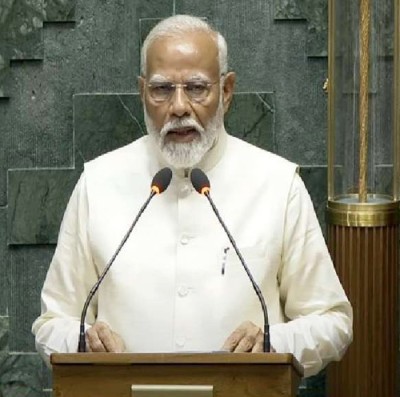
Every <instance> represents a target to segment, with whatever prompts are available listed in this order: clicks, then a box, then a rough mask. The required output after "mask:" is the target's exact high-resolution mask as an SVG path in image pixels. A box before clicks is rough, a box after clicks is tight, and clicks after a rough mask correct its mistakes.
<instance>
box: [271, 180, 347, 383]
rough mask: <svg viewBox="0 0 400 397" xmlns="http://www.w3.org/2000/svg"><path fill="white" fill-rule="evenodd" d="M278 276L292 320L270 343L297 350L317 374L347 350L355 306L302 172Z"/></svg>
mask: <svg viewBox="0 0 400 397" xmlns="http://www.w3.org/2000/svg"><path fill="white" fill-rule="evenodd" d="M278 282H279V284H280V297H281V302H282V306H283V309H284V313H285V316H286V317H287V319H288V322H286V323H282V324H275V325H272V326H271V344H272V346H273V347H274V348H275V350H276V351H277V352H279V353H285V352H291V353H293V354H294V356H295V357H296V358H297V360H298V361H299V362H300V363H301V364H302V365H303V366H304V370H305V376H311V375H314V374H316V373H318V372H319V371H320V370H321V369H322V368H324V366H325V365H326V364H327V363H328V362H329V361H332V360H334V361H335V360H339V359H340V358H341V357H342V356H343V354H344V353H345V351H346V348H347V346H348V345H349V343H350V342H351V340H352V308H351V305H350V303H349V301H348V299H347V297H346V294H345V292H344V290H343V288H342V286H341V284H340V281H339V279H338V277H337V274H336V272H335V269H334V267H333V264H332V261H331V258H330V255H329V252H328V249H327V247H326V244H325V240H324V237H323V235H322V232H321V229H320V226H319V223H318V220H317V217H316V215H315V211H314V208H313V205H312V202H311V199H310V196H309V194H308V192H307V190H306V188H305V186H304V184H303V182H302V180H301V178H300V177H299V176H298V175H297V174H296V175H295V177H294V180H293V183H292V186H291V190H290V194H289V198H288V205H287V211H286V217H285V228H284V237H283V251H282V264H281V268H280V272H279V275H278Z"/></svg>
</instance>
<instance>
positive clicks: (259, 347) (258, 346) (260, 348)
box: [251, 338, 264, 353]
mask: <svg viewBox="0 0 400 397" xmlns="http://www.w3.org/2000/svg"><path fill="white" fill-rule="evenodd" d="M251 352H252V353H263V352H264V338H261V340H259V339H257V340H256V343H255V344H254V346H253V348H252V349H251Z"/></svg>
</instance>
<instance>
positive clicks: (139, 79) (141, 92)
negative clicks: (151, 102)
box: [138, 76, 145, 103]
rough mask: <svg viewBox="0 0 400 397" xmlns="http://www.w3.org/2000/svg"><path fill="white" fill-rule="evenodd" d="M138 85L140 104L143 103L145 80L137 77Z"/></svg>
mask: <svg viewBox="0 0 400 397" xmlns="http://www.w3.org/2000/svg"><path fill="white" fill-rule="evenodd" d="M138 84H139V93H140V99H141V100H142V103H144V84H145V78H144V77H142V76H139V77H138Z"/></svg>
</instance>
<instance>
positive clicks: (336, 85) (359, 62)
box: [327, 0, 400, 397]
mask: <svg viewBox="0 0 400 397" xmlns="http://www.w3.org/2000/svg"><path fill="white" fill-rule="evenodd" d="M399 23H400V0H357V1H349V0H329V66H328V69H329V76H328V77H329V85H328V95H329V97H328V134H329V136H328V145H329V147H328V206H327V224H328V230H327V231H328V246H329V250H330V252H331V255H332V259H333V262H334V264H335V268H336V271H337V273H338V275H339V278H340V280H341V282H342V284H343V287H344V289H345V291H346V293H347V295H348V297H349V299H350V302H351V304H352V306H353V311H354V323H353V331H354V336H353V343H352V344H351V345H350V347H349V349H348V351H347V352H346V354H345V356H344V358H343V360H342V361H341V362H339V363H333V364H330V365H329V367H328V381H327V383H328V396H329V397H381V396H382V397H394V396H396V395H397V384H396V383H397V380H396V375H397V368H398V338H399V334H398V307H399V305H398V303H399V296H398V265H399V222H400V218H399V198H400V195H399V185H400V183H399V181H400V179H399V178H400V164H399V157H400V48H399V46H400V25H399ZM388 120H390V121H391V123H389V122H388Z"/></svg>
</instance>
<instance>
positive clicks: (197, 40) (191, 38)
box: [147, 30, 218, 57]
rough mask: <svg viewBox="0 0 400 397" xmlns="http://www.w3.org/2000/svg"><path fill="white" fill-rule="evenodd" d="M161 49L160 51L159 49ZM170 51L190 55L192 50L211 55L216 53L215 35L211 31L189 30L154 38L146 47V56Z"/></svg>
mask: <svg viewBox="0 0 400 397" xmlns="http://www.w3.org/2000/svg"><path fill="white" fill-rule="evenodd" d="M160 50H161V51H160ZM168 51H170V52H175V53H179V54H182V55H189V56H190V55H192V54H193V52H194V51H196V52H198V53H203V54H202V55H203V56H205V55H207V54H209V55H212V54H213V53H218V46H217V40H216V35H215V33H213V32H205V31H200V30H199V31H191V32H187V33H185V34H182V35H171V36H168V35H166V36H161V37H158V38H156V39H155V40H154V41H153V43H152V44H151V45H150V46H149V48H148V53H147V55H148V57H152V56H157V55H162V54H165V53H167V52H168Z"/></svg>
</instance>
